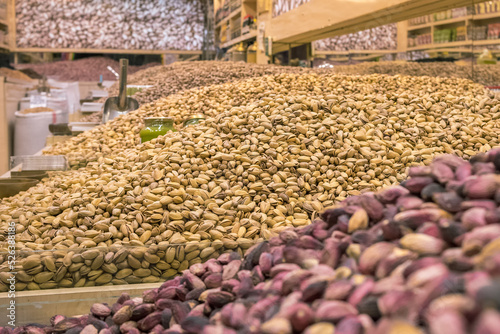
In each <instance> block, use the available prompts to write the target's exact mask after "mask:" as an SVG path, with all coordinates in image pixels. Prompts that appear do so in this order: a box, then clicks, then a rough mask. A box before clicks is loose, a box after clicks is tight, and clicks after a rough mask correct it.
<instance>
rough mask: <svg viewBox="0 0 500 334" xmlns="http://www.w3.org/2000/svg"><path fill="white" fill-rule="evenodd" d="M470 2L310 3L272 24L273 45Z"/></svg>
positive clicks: (305, 40)
mask: <svg viewBox="0 0 500 334" xmlns="http://www.w3.org/2000/svg"><path fill="white" fill-rule="evenodd" d="M468 4H470V1H469V0H385V1H381V0H311V1H310V2H309V3H306V4H304V5H302V6H300V7H298V8H296V9H294V10H292V11H290V12H288V13H285V14H283V15H280V16H278V17H276V18H274V19H272V21H271V26H270V29H269V31H268V35H269V36H272V38H273V44H274V45H276V44H279V43H299V44H300V43H308V42H312V41H315V40H319V39H322V38H326V37H332V36H336V35H343V34H347V33H352V32H356V31H360V30H364V29H368V28H373V27H377V26H380V25H384V24H388V23H395V22H399V21H403V20H407V19H410V18H412V17H417V16H421V15H425V14H429V13H434V12H437V11H441V10H446V9H449V8H454V7H461V6H465V5H468Z"/></svg>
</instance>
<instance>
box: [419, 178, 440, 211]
mask: <svg viewBox="0 0 500 334" xmlns="http://www.w3.org/2000/svg"><path fill="white" fill-rule="evenodd" d="M444 192H446V189H445V188H444V187H443V186H442V185H441V184H439V183H431V184H428V185H426V186H425V187H424V189H422V191H421V192H420V197H421V198H422V199H424V200H425V201H432V199H433V198H434V196H436V194H438V193H444ZM424 205H428V204H427V203H425V204H423V205H422V207H423V206H424Z"/></svg>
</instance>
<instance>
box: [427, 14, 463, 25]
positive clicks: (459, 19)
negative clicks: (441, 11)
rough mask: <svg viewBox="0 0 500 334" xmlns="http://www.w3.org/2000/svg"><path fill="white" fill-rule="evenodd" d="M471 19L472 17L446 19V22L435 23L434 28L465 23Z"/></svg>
mask: <svg viewBox="0 0 500 334" xmlns="http://www.w3.org/2000/svg"><path fill="white" fill-rule="evenodd" d="M470 19H472V15H468V16H461V17H455V18H452V19H446V20H439V21H434V22H433V25H434V26H444V25H447V24H450V23H457V22H465V21H467V20H470Z"/></svg>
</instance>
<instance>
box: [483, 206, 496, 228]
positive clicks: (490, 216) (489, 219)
mask: <svg viewBox="0 0 500 334" xmlns="http://www.w3.org/2000/svg"><path fill="white" fill-rule="evenodd" d="M484 219H485V221H486V224H500V208H497V209H496V210H489V211H486V213H485V215H484Z"/></svg>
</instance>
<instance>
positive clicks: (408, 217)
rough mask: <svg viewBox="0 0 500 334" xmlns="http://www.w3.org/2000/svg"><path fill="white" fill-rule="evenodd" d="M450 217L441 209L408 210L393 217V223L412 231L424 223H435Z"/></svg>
mask: <svg viewBox="0 0 500 334" xmlns="http://www.w3.org/2000/svg"><path fill="white" fill-rule="evenodd" d="M448 216H450V214H449V213H447V212H446V211H444V210H441V209H430V208H429V209H420V210H408V211H403V212H400V213H398V214H396V215H395V216H394V221H395V222H396V223H398V224H402V225H405V226H408V227H410V228H412V229H416V228H418V226H420V225H422V224H423V223H425V222H433V223H436V222H438V221H439V219H441V218H445V217H448Z"/></svg>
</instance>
